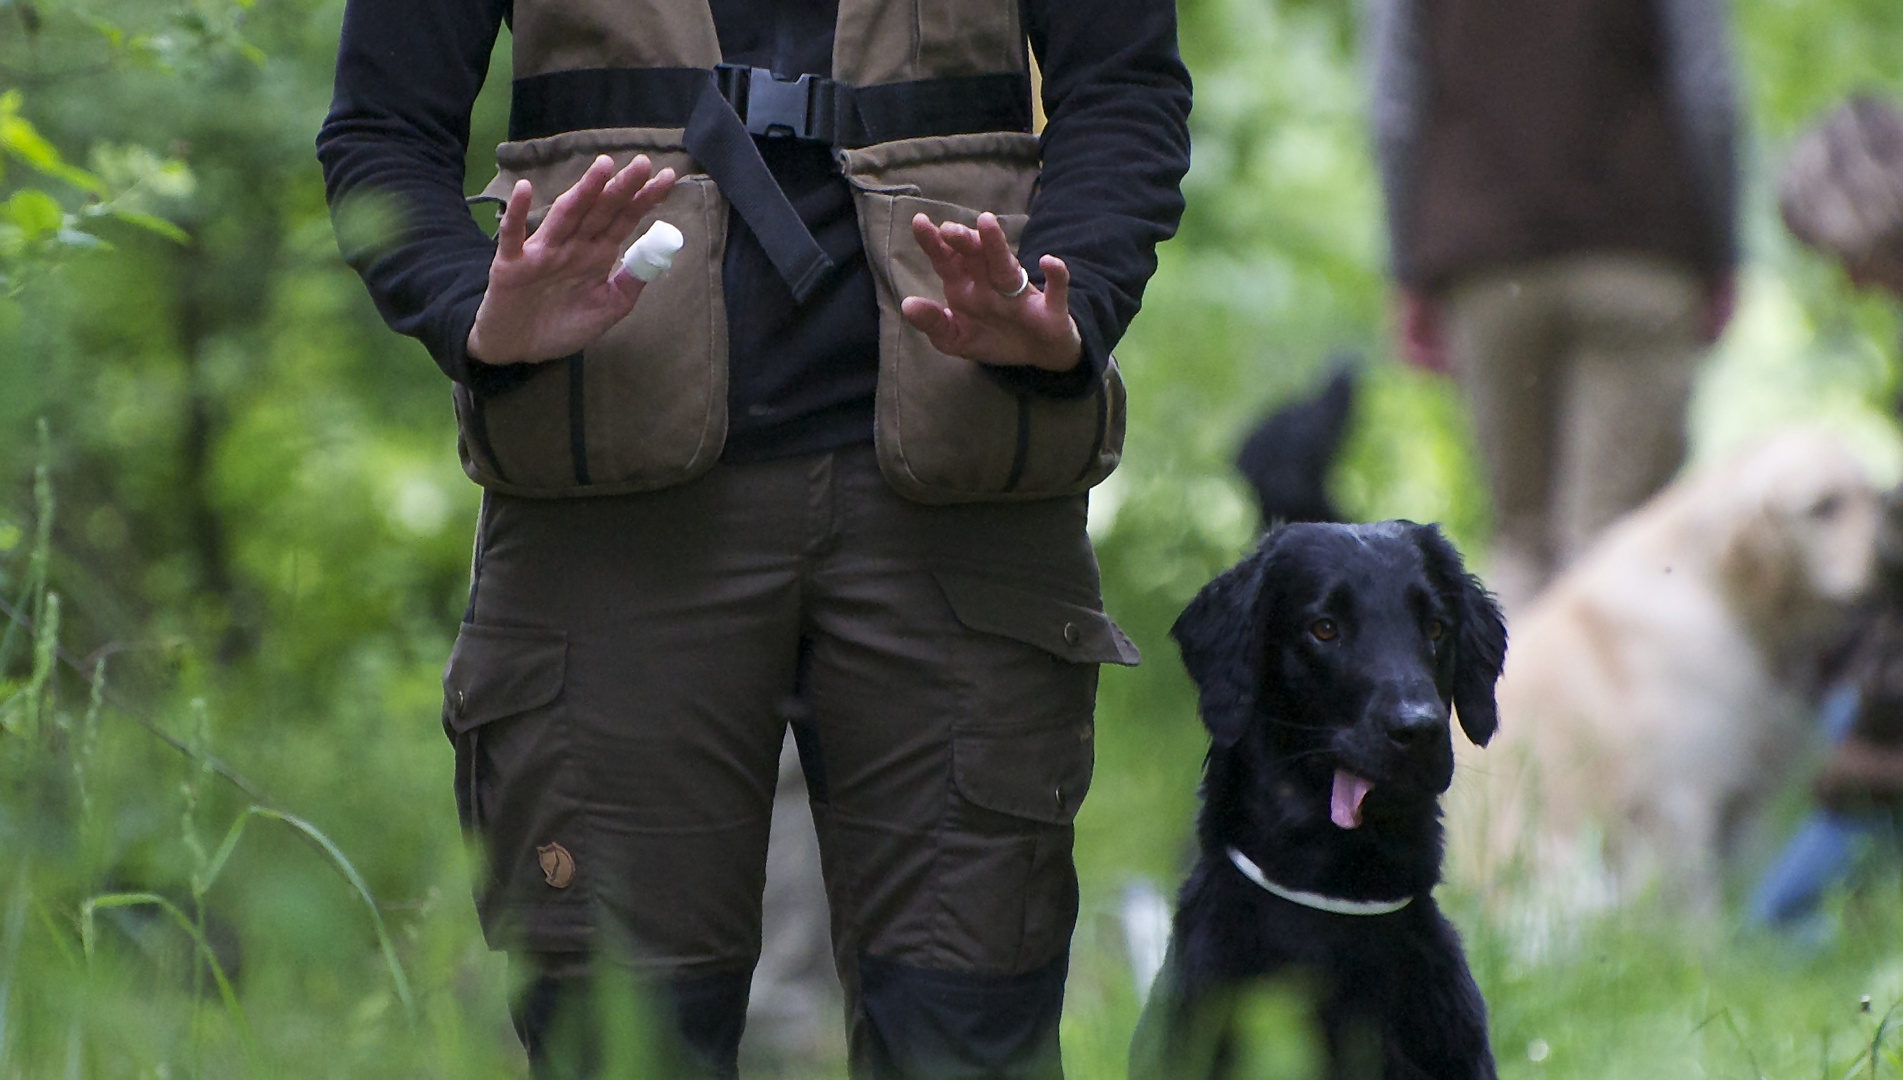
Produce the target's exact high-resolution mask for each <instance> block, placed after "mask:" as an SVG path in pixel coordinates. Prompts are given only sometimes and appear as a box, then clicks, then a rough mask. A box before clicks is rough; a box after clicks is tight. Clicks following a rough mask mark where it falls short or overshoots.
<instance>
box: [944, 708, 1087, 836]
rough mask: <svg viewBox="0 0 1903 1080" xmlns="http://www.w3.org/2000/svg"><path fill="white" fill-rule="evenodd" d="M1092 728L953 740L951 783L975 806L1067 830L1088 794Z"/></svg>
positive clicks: (974, 734) (964, 734)
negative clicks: (1058, 826)
mask: <svg viewBox="0 0 1903 1080" xmlns="http://www.w3.org/2000/svg"><path fill="white" fill-rule="evenodd" d="M1094 734H1095V732H1094V730H1093V729H1092V726H1091V723H1090V721H1088V720H1083V721H1080V722H1078V723H1075V724H1059V725H1055V726H1051V727H1037V728H1003V729H1000V730H997V731H983V730H980V731H960V732H958V733H957V734H956V735H954V736H953V737H952V779H953V782H954V783H956V784H957V786H958V793H959V794H960V795H963V796H964V797H965V799H966V800H967V801H969V802H971V803H973V804H975V805H978V806H982V807H984V808H985V809H987V810H996V811H997V812H999V813H1001V814H1010V815H1011V816H1012V817H1021V818H1029V819H1031V820H1032V821H1046V822H1050V823H1051V824H1053V825H1068V824H1069V823H1070V822H1071V821H1072V820H1074V819H1075V818H1076V817H1077V808H1078V807H1080V806H1082V805H1083V803H1084V795H1085V793H1086V792H1088V791H1089V790H1090V772H1091V766H1092V764H1093V759H1094V754H1095V750H1096V748H1095V747H1094V746H1093V745H1092V736H1093V735H1094Z"/></svg>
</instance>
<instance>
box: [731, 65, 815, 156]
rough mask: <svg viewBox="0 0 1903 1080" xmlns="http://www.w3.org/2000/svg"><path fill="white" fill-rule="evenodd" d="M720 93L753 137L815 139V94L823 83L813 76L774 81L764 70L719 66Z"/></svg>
mask: <svg viewBox="0 0 1903 1080" xmlns="http://www.w3.org/2000/svg"><path fill="white" fill-rule="evenodd" d="M717 70H718V72H719V77H720V89H721V93H723V94H724V95H726V98H727V100H728V101H729V102H731V103H732V104H733V107H734V111H735V112H737V113H739V114H740V119H741V121H742V122H743V123H745V124H746V125H747V131H748V132H750V133H751V134H754V135H767V136H778V137H791V138H795V139H812V138H816V137H817V132H816V130H815V129H816V127H817V125H816V124H815V123H814V121H815V119H816V117H815V113H816V111H817V110H815V109H814V107H813V105H814V101H815V99H816V98H817V97H818V94H817V93H816V91H817V90H818V89H819V87H820V85H821V84H822V82H823V80H821V79H820V78H819V77H817V76H814V75H801V76H800V77H799V78H797V79H780V78H776V77H775V76H774V74H773V72H771V71H769V70H767V69H766V68H743V67H735V66H729V65H726V64H722V65H721V66H720V67H719V68H718V69H717Z"/></svg>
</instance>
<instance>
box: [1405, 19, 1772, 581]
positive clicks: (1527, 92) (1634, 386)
mask: <svg viewBox="0 0 1903 1080" xmlns="http://www.w3.org/2000/svg"><path fill="white" fill-rule="evenodd" d="M1370 29H1371V48H1370V52H1371V57H1370V59H1371V66H1372V71H1371V77H1372V84H1373V89H1372V99H1371V100H1372V109H1373V122H1374V129H1375V141H1376V150H1377V154H1378V157H1379V165H1380V169H1381V178H1382V186H1383V189H1384V194H1385V198H1386V202H1387V213H1388V227H1389V236H1390V247H1391V259H1392V272H1393V274H1394V277H1395V280H1396V283H1397V288H1398V293H1399V295H1398V312H1397V315H1398V321H1399V324H1400V325H1399V333H1400V338H1401V341H1400V344H1401V349H1402V353H1403V355H1404V357H1405V358H1406V359H1407V360H1408V361H1409V362H1410V363H1413V364H1415V365H1417V366H1420V367H1423V368H1427V369H1430V370H1436V371H1448V372H1451V373H1452V374H1453V375H1454V376H1455V377H1456V378H1457V379H1458V380H1459V381H1460V383H1461V385H1462V386H1463V387H1464V389H1465V391H1466V396H1467V400H1468V404H1469V408H1470V410H1471V413H1472V417H1473V424H1474V432H1475V436H1476V438H1477V440H1478V443H1479V447H1480V452H1481V457H1482V460H1483V461H1484V463H1485V466H1486V470H1487V479H1488V482H1489V485H1490V488H1491V492H1492V496H1493V507H1494V516H1495V523H1494V529H1495V531H1494V551H1493V558H1492V567H1491V572H1490V575H1489V577H1490V583H1491V584H1492V585H1493V587H1494V588H1495V590H1496V591H1497V592H1498V593H1500V595H1501V596H1502V598H1503V600H1504V601H1505V602H1506V603H1507V606H1508V607H1509V608H1511V607H1513V606H1515V605H1517V604H1519V603H1522V602H1524V601H1525V600H1527V599H1529V598H1530V597H1531V596H1532V594H1533V593H1535V592H1537V591H1538V589H1539V588H1540V587H1541V586H1543V585H1544V584H1545V582H1546V580H1547V579H1548V578H1549V577H1550V576H1551V575H1552V574H1553V573H1554V572H1555V571H1556V570H1557V569H1559V568H1560V567H1561V566H1563V565H1564V564H1565V563H1566V562H1567V561H1568V560H1569V559H1570V558H1571V557H1572V556H1574V555H1575V554H1577V553H1578V552H1579V551H1580V549H1581V548H1582V547H1583V546H1584V545H1585V543H1586V542H1587V541H1588V540H1589V539H1590V538H1591V537H1592V536H1593V534H1595V533H1596V532H1598V530H1600V529H1601V528H1603V527H1604V526H1606V525H1607V524H1609V523H1610V522H1611V521H1612V520H1613V519H1615V518H1617V517H1618V516H1619V515H1620V514H1622V513H1624V512H1625V511H1627V510H1629V509H1631V508H1632V507H1634V506H1636V505H1638V504H1639V503H1640V502H1643V501H1644V500H1645V499H1646V498H1648V497H1649V496H1651V495H1652V494H1653V493H1654V492H1656V491H1657V490H1658V489H1659V488H1660V487H1662V486H1663V485H1664V484H1665V482H1666V481H1667V480H1669V479H1670V478H1671V476H1672V474H1673V473H1674V472H1675V471H1676V470H1677V468H1678V466H1679V464H1680V462H1681V460H1682V459H1683V457H1684V453H1685V432H1684V423H1685V407H1686V403H1687V401H1688V399H1689V397H1690V394H1691V389H1692V380H1693V373H1694V367H1695V364H1696V361H1697V359H1698V357H1699V354H1700V353H1701V351H1702V349H1703V348H1704V347H1705V346H1707V345H1709V344H1710V343H1711V342H1713V341H1714V340H1716V338H1717V336H1718V334H1719V333H1720V332H1721V331H1722V329H1723V327H1724V325H1725V323H1726V322H1727V321H1728V320H1729V318H1730V313H1731V308H1732V304H1733V298H1734V291H1733V290H1734V283H1733V273H1734V265H1735V262H1736V225H1735V217H1736V202H1737V193H1736V191H1737V168H1736V163H1735V160H1734V159H1735V154H1734V148H1733V147H1734V142H1735V139H1736V128H1737V118H1736V106H1735V104H1734V95H1733V88H1732V75H1731V65H1730V60H1729V57H1728V52H1727V45H1726V40H1725V38H1726V33H1725V25H1724V16H1723V7H1722V4H1721V3H1720V0H1544V2H1542V3H1538V4H1529V3H1524V2H1521V0H1376V4H1375V8H1374V11H1373V19H1372V21H1371V27H1370Z"/></svg>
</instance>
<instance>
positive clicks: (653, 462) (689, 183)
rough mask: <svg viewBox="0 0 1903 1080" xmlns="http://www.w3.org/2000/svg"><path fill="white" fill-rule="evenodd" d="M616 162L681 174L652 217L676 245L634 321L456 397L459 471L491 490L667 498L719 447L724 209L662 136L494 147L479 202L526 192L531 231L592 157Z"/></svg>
mask: <svg viewBox="0 0 1903 1080" xmlns="http://www.w3.org/2000/svg"><path fill="white" fill-rule="evenodd" d="M603 153H605V154H608V155H610V156H611V157H613V158H614V159H615V161H616V163H617V164H618V165H619V164H625V163H626V162H628V161H629V160H631V159H632V158H633V157H634V155H635V154H637V153H645V154H647V155H648V156H649V157H650V158H651V159H652V160H653V161H654V166H655V168H656V169H657V170H658V169H660V168H663V167H672V168H674V169H675V170H676V172H677V173H679V174H680V180H679V181H678V182H677V183H676V184H675V186H674V190H673V191H672V192H670V193H669V194H668V197H667V200H666V201H665V202H664V203H662V205H661V207H660V208H659V209H658V210H657V211H656V212H655V213H654V214H652V215H650V216H649V217H648V218H646V219H644V220H643V221H642V222H641V224H640V225H639V226H638V227H637V228H636V229H635V230H634V231H633V232H631V233H629V234H628V236H626V237H624V238H623V239H622V243H623V245H624V246H625V245H626V244H627V243H629V242H632V241H633V239H634V238H635V237H636V236H638V235H640V233H641V232H642V231H643V230H645V229H646V228H647V227H648V226H649V225H650V224H652V223H653V222H654V221H655V220H664V221H667V222H669V223H670V224H672V225H674V226H676V227H677V228H679V229H680V230H681V232H682V234H683V235H684V236H685V238H686V246H685V247H683V248H682V250H681V252H680V254H679V255H677V256H676V257H675V260H674V265H673V267H672V268H670V269H669V270H668V271H667V272H666V273H663V274H662V275H661V276H660V277H658V278H656V279H655V280H654V281H653V282H652V283H650V284H649V285H648V286H647V288H646V289H645V290H644V291H643V292H642V294H641V299H640V302H639V303H637V304H636V305H635V307H634V311H633V312H632V313H631V314H630V315H629V316H628V317H627V318H625V319H623V320H621V322H619V323H617V324H615V326H614V327H612V328H611V329H610V330H609V331H608V332H607V333H606V334H604V335H603V336H602V337H601V339H600V340H599V341H597V342H595V344H593V345H591V346H589V347H588V348H587V349H585V350H583V351H582V352H581V353H580V354H579V355H577V356H573V357H569V358H567V359H563V360H553V361H549V362H547V363H544V364H540V365H537V366H536V368H535V370H534V371H533V372H532V373H531V374H530V375H528V377H527V378H526V379H524V380H523V381H522V382H521V383H520V384H519V385H517V386H514V387H511V388H510V389H508V390H504V391H501V392H498V393H495V394H492V395H488V396H478V395H476V394H473V393H472V392H470V391H469V389H468V388H467V387H464V386H461V385H458V386H457V387H456V390H455V397H456V418H457V423H458V426H459V429H460V438H459V440H458V442H459V447H460V449H461V452H462V459H463V468H464V471H466V472H467V473H468V474H469V476H470V478H471V479H472V480H475V481H476V482H477V483H479V484H481V485H483V486H484V487H486V488H489V489H491V490H494V491H500V492H503V493H506V494H511V495H523V496H531V497H560V496H575V495H611V494H619V493H624V492H631V491H647V490H652V489H655V488H662V487H668V486H671V485H673V484H678V483H681V482H683V481H686V480H690V479H692V478H694V477H695V476H698V475H700V474H701V473H703V472H705V471H706V470H707V469H709V468H712V467H713V464H714V462H715V461H716V460H717V459H718V458H719V456H720V451H721V447H722V445H723V444H724V443H725V441H726V436H727V313H726V307H725V304H724V303H723V301H722V299H721V288H720V264H721V259H722V254H723V252H724V251H725V249H726V242H727V203H726V200H725V199H724V198H723V197H722V196H721V194H720V192H719V191H718V190H717V189H716V188H715V186H714V183H713V181H712V180H710V179H708V178H707V176H706V175H705V174H701V173H698V172H695V171H693V169H694V163H693V161H692V159H691V158H689V157H688V156H687V154H686V152H685V151H683V150H682V149H681V147H680V132H679V131H678V130H674V129H645V128H616V129H602V130H594V131H582V132H571V133H568V134H564V135H555V136H551V137H549V138H545V139H532V140H528V141H525V142H515V143H504V144H503V145H502V146H500V147H497V149H496V159H497V161H498V163H499V164H500V165H501V167H502V169H501V172H500V173H499V174H498V175H497V176H496V179H495V180H494V181H493V182H492V183H491V184H490V185H489V187H488V189H487V190H485V192H484V195H483V197H484V198H487V199H494V198H499V197H503V196H506V195H507V193H508V191H509V190H510V188H511V187H513V185H514V184H515V181H516V180H518V179H520V178H523V177H526V178H528V179H529V181H530V182H531V183H533V184H534V186H535V203H534V209H533V210H532V211H531V213H530V221H531V223H532V224H539V223H540V221H541V218H542V216H543V215H544V214H545V213H546V212H547V208H548V204H549V203H550V202H552V201H553V200H554V198H555V197H556V196H557V195H560V194H561V193H562V192H563V191H566V190H567V189H568V188H569V186H571V185H572V184H573V183H574V182H575V180H576V179H578V178H579V177H580V176H581V174H582V172H583V171H584V170H585V169H586V168H587V166H588V163H589V162H590V161H592V160H593V159H594V157H595V155H597V154H603Z"/></svg>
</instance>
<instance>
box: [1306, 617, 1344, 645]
mask: <svg viewBox="0 0 1903 1080" xmlns="http://www.w3.org/2000/svg"><path fill="white" fill-rule="evenodd" d="M1308 633H1309V636H1310V637H1312V638H1314V639H1315V640H1316V641H1333V640H1335V639H1336V638H1338V637H1340V636H1341V627H1339V626H1336V625H1335V620H1333V619H1316V620H1315V621H1314V622H1312V623H1309V624H1308Z"/></svg>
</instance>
